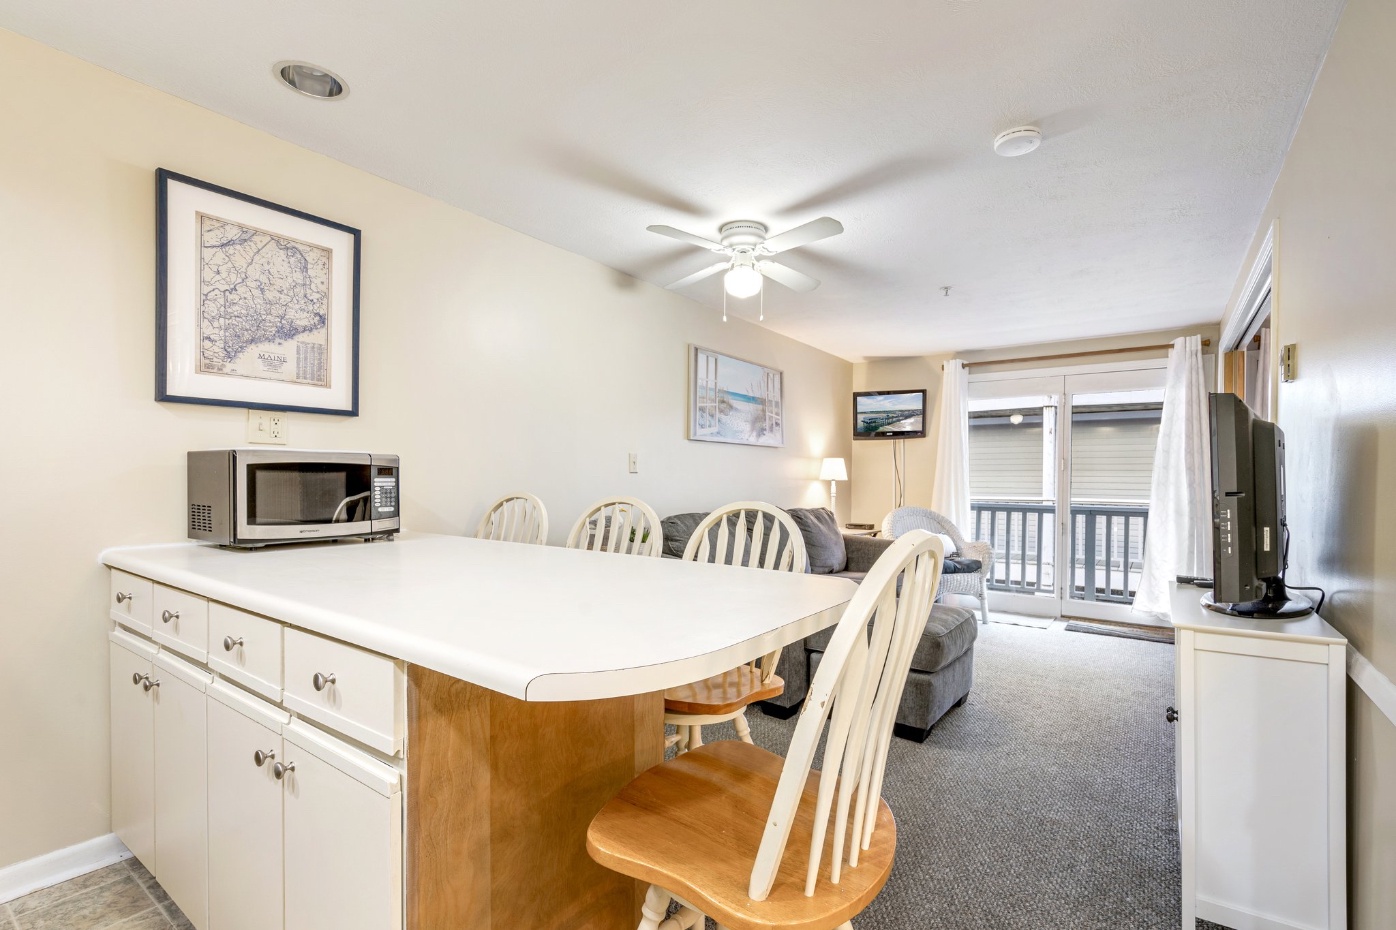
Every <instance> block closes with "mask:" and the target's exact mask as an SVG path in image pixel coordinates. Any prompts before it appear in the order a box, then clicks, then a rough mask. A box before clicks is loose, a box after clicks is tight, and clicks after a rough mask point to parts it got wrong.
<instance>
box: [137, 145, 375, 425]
mask: <svg viewBox="0 0 1396 930" xmlns="http://www.w3.org/2000/svg"><path fill="white" fill-rule="evenodd" d="M156 179H157V188H158V189H157V193H156V210H157V212H156V257H155V267H156V288H155V313H156V323H155V329H156V335H155V339H156V342H155V399H156V400H159V401H172V402H175V403H183V404H213V405H215V406H223V407H253V408H257V409H262V410H290V411H299V412H303V413H328V414H337V415H340V416H351V417H352V416H358V413H359V258H360V234H359V230H357V229H354V228H352V227H350V226H345V225H343V224H342V223H335V222H333V221H331V220H327V219H323V218H321V217H318V216H312V215H310V214H309V213H303V212H301V211H300V210H293V209H291V208H290V207H283V206H280V205H278V204H274V203H270V202H268V201H265V200H259V199H258V198H256V197H250V196H248V195H247V194H240V193H238V192H236V191H231V190H228V189H226V188H222V187H217V186H215V185H213V184H209V183H207V182H205V181H199V180H196V179H194V178H189V177H185V176H184V175H180V174H175V173H174V172H172V171H166V170H165V169H163V168H161V169H160V170H159V171H158V172H156Z"/></svg>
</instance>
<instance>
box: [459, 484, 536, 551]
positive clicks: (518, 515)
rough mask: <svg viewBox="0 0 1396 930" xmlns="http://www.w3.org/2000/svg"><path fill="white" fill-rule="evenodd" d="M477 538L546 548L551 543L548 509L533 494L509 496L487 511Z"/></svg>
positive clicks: (477, 531) (476, 532)
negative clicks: (546, 544)
mask: <svg viewBox="0 0 1396 930" xmlns="http://www.w3.org/2000/svg"><path fill="white" fill-rule="evenodd" d="M475 538H476V539H493V540H496V541H497V542H519V543H532V544H534V545H538V546H541V545H544V544H545V543H546V542H547V541H548V508H546V507H544V506H543V502H542V501H540V500H539V499H538V498H536V497H534V496H533V495H532V494H506V495H504V496H503V497H501V498H500V499H499V500H497V501H495V502H494V503H493V504H491V505H490V509H489V510H486V511H485V515H484V517H482V518H481V519H480V528H479V529H477V530H476V531H475Z"/></svg>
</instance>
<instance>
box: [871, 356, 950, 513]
mask: <svg viewBox="0 0 1396 930" xmlns="http://www.w3.org/2000/svg"><path fill="white" fill-rule="evenodd" d="M951 357H952V356H950V355H930V356H919V357H912V358H889V359H879V360H877V361H872V362H860V363H858V364H856V365H854V366H853V390H855V391H896V390H902V389H906V390H918V389H920V388H925V389H926V411H927V422H926V438H925V439H906V440H901V441H900V442H894V441H887V440H873V439H868V440H863V441H861V442H855V443H853V461H852V463H851V469H850V471H849V477H850V478H851V479H852V485H853V494H852V498H853V517H852V519H853V521H854V522H857V523H874V524H876V525H878V526H879V527H880V526H881V525H882V518H883V517H885V516H887V512H888V511H889V510H891V509H892V501H893V488H894V486H895V479H894V476H893V471H892V454H893V450H894V449H895V448H896V447H897V446H898V445H905V449H906V457H905V458H906V473H905V476H904V480H905V488H906V495H905V497H906V502H907V504H909V505H920V506H926V504H927V502H929V501H930V498H931V478H932V469H933V468H934V467H935V442H936V440H935V435H936V433H935V416H934V411H935V409H936V400H937V398H938V397H939V396H940V380H941V374H940V366H941V363H942V362H944V361H945V360H946V359H948V358H951ZM846 415H847V416H848V417H849V420H850V422H851V421H852V416H853V414H852V405H851V404H849V412H848V413H847V414H846Z"/></svg>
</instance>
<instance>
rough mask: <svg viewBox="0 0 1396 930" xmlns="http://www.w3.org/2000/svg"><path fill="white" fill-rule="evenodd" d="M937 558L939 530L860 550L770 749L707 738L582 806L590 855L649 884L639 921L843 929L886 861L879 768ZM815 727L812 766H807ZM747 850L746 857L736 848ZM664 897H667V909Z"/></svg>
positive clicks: (661, 925)
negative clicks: (785, 741) (674, 905)
mask: <svg viewBox="0 0 1396 930" xmlns="http://www.w3.org/2000/svg"><path fill="white" fill-rule="evenodd" d="M944 557H945V553H944V544H943V543H942V542H941V540H940V539H938V538H937V537H935V536H933V535H931V534H930V533H928V532H924V531H912V532H910V533H907V534H906V535H904V536H902V537H901V538H900V539H898V540H897V541H896V542H895V543H894V544H893V545H892V546H890V547H889V548H888V549H887V551H885V552H884V553H883V554H882V556H881V557H880V558H879V559H878V560H877V562H876V564H874V565H873V568H872V571H870V572H869V573H868V575H867V578H866V579H865V580H864V581H863V583H862V585H861V586H860V587H859V589H858V591H857V593H855V594H854V596H853V599H852V600H851V601H849V604H848V607H847V608H846V609H845V610H844V614H843V618H842V619H841V620H840V621H839V624H838V627H837V628H836V629H835V631H834V635H833V638H832V639H831V640H830V641H829V646H828V650H827V651H826V652H825V653H824V659H823V661H822V662H820V664H819V670H818V671H817V672H816V673H815V676H814V682H813V684H812V685H811V687H810V695H809V698H808V699H807V700H806V701H805V705H804V708H803V710H802V711H801V713H800V718H799V722H798V723H797V724H796V726H795V736H794V739H793V740H792V742H791V744H790V751H789V753H788V755H787V756H786V758H785V759H784V760H783V761H782V760H781V758H780V757H779V756H777V755H775V754H774V753H770V752H767V751H766V750H764V749H760V748H758V747H756V746H750V745H747V744H745V743H741V742H735V741H726V742H718V743H711V744H709V745H706V746H701V747H698V748H696V749H693V750H691V751H689V752H686V753H683V754H681V755H679V756H677V757H675V758H674V759H672V760H670V761H668V762H664V763H661V764H660V765H657V766H654V767H653V768H651V769H649V770H648V771H646V772H644V773H643V774H641V775H639V776H638V777H637V778H635V779H634V780H633V781H632V782H630V784H628V785H627V786H626V787H625V788H623V789H621V791H620V793H619V794H617V795H616V796H615V797H614V798H612V799H611V800H610V801H609V802H607V803H606V805H605V806H604V807H603V808H602V809H601V811H600V813H598V814H597V815H596V817H595V818H594V819H593V820H592V822H591V826H590V827H589V828H588V830H587V851H588V853H590V855H591V857H592V858H593V859H595V860H596V861H597V862H598V863H600V864H601V865H603V866H605V867H607V868H609V869H613V870H615V871H617V872H620V873H622V874H624V875H628V876H631V877H634V878H637V879H640V880H642V881H646V882H649V883H650V887H649V890H648V891H647V893H646V895H645V903H644V906H643V908H642V914H643V919H642V920H641V921H640V925H639V926H640V930H687V928H690V927H699V928H701V927H702V926H703V923H702V921H703V918H704V916H708V917H712V918H713V919H714V920H715V921H717V923H718V926H719V927H724V928H737V927H741V928H744V930H775V928H800V930H834V928H841V930H851V928H852V924H851V923H850V921H851V919H852V918H853V917H854V916H856V915H857V914H858V913H860V912H861V911H862V910H863V908H865V907H866V906H867V905H868V904H869V903H870V902H871V901H872V900H873V899H874V898H875V897H876V896H877V894H878V892H879V891H881V889H882V887H883V885H884V884H886V882H887V877H888V875H889V874H890V873H891V869H892V859H893V855H894V853H895V851H896V823H895V822H894V821H893V819H892V812H891V810H890V809H889V808H888V806H887V803H886V802H885V801H883V800H882V797H881V794H882V779H883V773H884V772H885V770H886V765H887V751H888V744H889V743H890V741H891V738H892V724H893V722H894V720H895V718H896V714H897V706H898V704H899V702H900V701H901V695H902V688H903V687H904V686H905V684H906V679H907V674H908V672H909V671H910V669H911V660H912V656H913V654H914V653H915V651H916V644H917V641H918V639H919V638H920V636H921V632H922V629H923V628H924V626H925V619H926V615H927V613H928V612H929V610H930V608H931V604H932V602H933V601H934V600H935V595H936V587H937V585H938V584H939V581H940V569H941V563H942V561H943V559H944ZM899 582H900V585H899ZM899 587H900V595H899V594H898V589H899ZM826 724H827V725H828V728H827V733H826ZM821 738H822V739H823V742H824V761H823V765H824V768H823V770H822V771H820V772H813V771H811V766H812V765H813V763H814V758H815V755H816V752H817V750H818V748H819V744H820V742H821ZM763 812H768V813H766V817H765V819H764V821H763V820H762V819H761V818H762V813H763ZM831 817H832V831H831V830H830V825H831V824H830V822H831ZM831 834H832V835H831ZM751 849H755V850H756V856H755V860H754V862H752V861H750V860H744V859H743V858H742V856H741V854H740V852H738V851H741V850H751ZM825 863H827V869H826V870H822V867H823V866H824V865H825ZM671 901H677V902H678V903H679V905H680V909H679V911H678V913H677V914H675V915H674V916H673V917H670V918H667V919H666V917H665V915H666V913H667V911H668V908H669V904H670V902H671Z"/></svg>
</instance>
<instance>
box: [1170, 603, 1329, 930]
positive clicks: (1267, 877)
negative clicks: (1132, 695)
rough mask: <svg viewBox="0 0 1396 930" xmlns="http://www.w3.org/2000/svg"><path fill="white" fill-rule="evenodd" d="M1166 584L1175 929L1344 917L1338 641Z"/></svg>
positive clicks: (1264, 926)
mask: <svg viewBox="0 0 1396 930" xmlns="http://www.w3.org/2000/svg"><path fill="white" fill-rule="evenodd" d="M1202 593H1203V592H1201V591H1199V590H1198V589H1196V588H1190V587H1183V586H1179V587H1178V588H1177V589H1176V590H1175V593H1174V597H1173V603H1172V609H1173V615H1172V619H1173V625H1174V627H1175V631H1176V640H1177V646H1176V649H1177V663H1178V665H1177V696H1176V704H1177V706H1176V708H1170V709H1169V711H1170V718H1171V719H1174V720H1176V722H1177V725H1178V731H1177V743H1178V745H1177V779H1178V808H1179V839H1180V847H1181V853H1182V885H1183V907H1182V913H1183V921H1182V926H1183V928H1184V930H1193V928H1194V927H1195V925H1196V919H1197V918H1203V919H1206V920H1210V921H1213V922H1215V923H1219V924H1222V925H1223V926H1227V927H1235V928H1240V930H1301V928H1302V930H1344V928H1346V927H1347V858H1346V820H1345V817H1346V768H1345V764H1344V752H1345V742H1346V729H1345V728H1346V697H1347V690H1346V689H1347V682H1346V677H1347V676H1346V640H1345V639H1344V638H1343V637H1342V635H1341V634H1339V633H1338V632H1337V631H1336V630H1334V629H1333V628H1332V627H1330V626H1329V625H1328V624H1326V623H1324V622H1323V621H1322V620H1321V619H1319V618H1318V617H1317V616H1314V615H1310V616H1308V617H1302V618H1298V619H1295V620H1288V621H1281V620H1246V619H1242V618H1238V617H1228V616H1226V615H1223V614H1218V613H1215V612H1213V611H1209V610H1206V609H1205V608H1203V607H1202V606H1201V605H1200V604H1199V603H1198V599H1199V597H1200V595H1201V594H1202Z"/></svg>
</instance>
